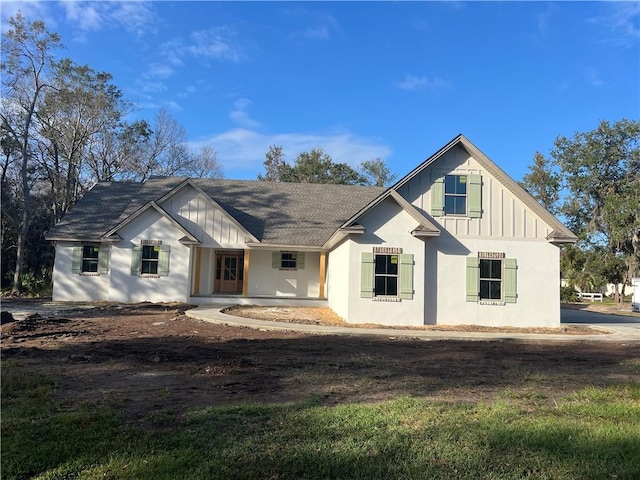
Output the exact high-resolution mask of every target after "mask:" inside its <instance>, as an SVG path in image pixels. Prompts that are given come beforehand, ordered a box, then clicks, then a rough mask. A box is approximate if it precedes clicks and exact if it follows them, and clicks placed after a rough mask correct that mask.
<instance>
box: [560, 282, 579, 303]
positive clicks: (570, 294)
mask: <svg viewBox="0 0 640 480" xmlns="http://www.w3.org/2000/svg"><path fill="white" fill-rule="evenodd" d="M560 301H561V302H577V301H578V292H577V291H576V289H575V288H573V287H571V286H569V285H566V286H564V287H560Z"/></svg>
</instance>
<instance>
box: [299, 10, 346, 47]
mask: <svg viewBox="0 0 640 480" xmlns="http://www.w3.org/2000/svg"><path fill="white" fill-rule="evenodd" d="M289 13H293V14H297V15H300V16H304V17H308V18H311V21H310V23H311V25H309V26H308V27H306V28H303V29H302V30H296V31H294V32H292V33H291V37H293V38H302V39H307V40H329V39H330V38H331V37H332V36H333V35H334V34H336V33H339V32H340V25H339V24H338V21H337V20H336V19H335V17H333V16H332V15H330V14H328V13H319V12H315V11H310V10H307V9H306V8H297V9H293V10H290V11H289Z"/></svg>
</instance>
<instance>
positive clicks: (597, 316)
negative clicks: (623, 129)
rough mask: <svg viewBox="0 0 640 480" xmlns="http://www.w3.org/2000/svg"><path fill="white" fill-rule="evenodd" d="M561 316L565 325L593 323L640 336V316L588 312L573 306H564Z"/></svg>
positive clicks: (622, 332) (596, 325) (592, 324)
mask: <svg viewBox="0 0 640 480" xmlns="http://www.w3.org/2000/svg"><path fill="white" fill-rule="evenodd" d="M560 317H561V322H562V324H563V325H571V324H574V325H591V326H592V327H600V328H603V329H608V330H615V331H616V332H619V333H621V334H624V335H637V336H638V338H640V317H634V316H626V315H614V314H610V313H597V312H587V311H585V310H577V309H573V308H562V309H561V310H560Z"/></svg>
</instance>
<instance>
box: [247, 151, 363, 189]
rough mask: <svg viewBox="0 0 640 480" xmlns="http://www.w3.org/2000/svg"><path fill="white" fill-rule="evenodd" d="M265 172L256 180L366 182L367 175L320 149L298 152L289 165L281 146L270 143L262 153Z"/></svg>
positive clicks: (336, 182) (353, 183)
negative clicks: (335, 161)
mask: <svg viewBox="0 0 640 480" xmlns="http://www.w3.org/2000/svg"><path fill="white" fill-rule="evenodd" d="M265 157H266V158H265V161H264V163H263V164H264V166H265V170H266V172H265V174H264V175H258V180H266V181H274V182H294V183H332V184H342V185H367V178H366V177H365V176H364V175H362V174H361V173H359V172H358V171H356V170H354V169H353V168H352V167H350V166H349V165H347V164H346V163H334V162H333V160H332V159H331V156H330V155H329V154H328V153H326V152H325V151H324V150H323V149H321V148H313V149H311V151H310V152H302V153H300V154H299V155H298V156H297V157H296V159H295V160H294V163H293V165H289V164H288V163H286V162H285V161H284V154H283V153H282V147H276V146H272V147H270V148H269V151H268V152H267V154H266V155H265Z"/></svg>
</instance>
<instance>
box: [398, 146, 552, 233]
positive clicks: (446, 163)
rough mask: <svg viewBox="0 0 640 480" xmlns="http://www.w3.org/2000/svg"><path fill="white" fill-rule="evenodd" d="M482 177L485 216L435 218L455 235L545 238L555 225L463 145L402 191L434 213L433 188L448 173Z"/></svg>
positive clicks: (447, 154)
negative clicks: (508, 186) (432, 207)
mask: <svg viewBox="0 0 640 480" xmlns="http://www.w3.org/2000/svg"><path fill="white" fill-rule="evenodd" d="M448 174H454V175H465V174H467V175H468V174H480V175H481V176H482V215H481V217H480V218H468V217H464V216H453V215H444V216H436V217H434V218H435V220H436V221H437V222H438V223H439V224H440V225H442V226H443V227H444V228H445V229H446V230H447V231H448V232H449V233H451V234H452V235H454V236H461V237H464V236H472V237H487V238H489V237H490V238H503V239H539V240H545V239H546V236H547V235H549V233H551V230H552V229H551V228H550V227H549V226H548V225H547V224H546V223H545V222H544V221H542V220H541V219H540V218H539V217H538V216H537V215H536V214H535V213H533V212H532V211H531V209H529V207H527V206H526V205H525V204H524V203H523V202H522V201H520V200H519V199H518V198H516V197H515V196H514V195H513V194H512V193H511V192H510V191H509V190H508V189H507V188H506V187H504V186H503V185H502V184H501V183H500V182H499V181H498V180H496V179H495V178H494V177H493V176H492V175H490V174H489V173H488V172H487V171H486V170H484V169H483V168H482V166H481V165H480V164H479V163H478V162H477V161H476V160H475V159H474V158H473V157H472V156H470V155H469V153H467V152H466V151H465V150H464V149H463V148H461V147H459V146H456V147H454V148H452V149H451V150H449V151H448V152H446V153H445V154H444V155H443V156H442V157H440V158H438V159H437V160H436V161H435V162H434V163H433V164H432V165H430V166H429V167H428V168H426V169H425V170H424V171H422V172H421V173H420V174H419V175H417V176H416V177H414V178H413V179H411V180H410V181H409V182H408V183H407V184H405V185H403V186H402V188H400V189H399V191H398V193H400V195H402V196H403V197H404V198H405V199H406V200H407V201H409V202H411V203H412V204H413V205H414V206H415V207H416V208H418V209H419V210H421V211H422V212H423V213H425V214H426V215H427V217H430V216H431V188H432V184H433V182H434V180H435V179H436V178H438V177H443V176H444V175H448Z"/></svg>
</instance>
